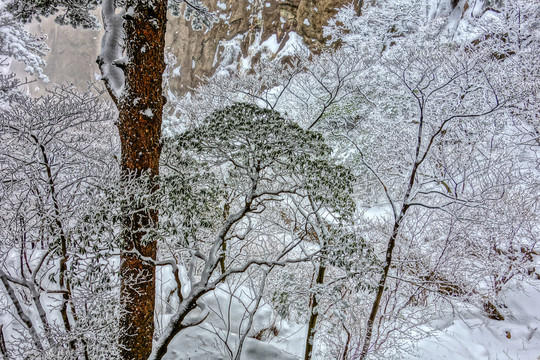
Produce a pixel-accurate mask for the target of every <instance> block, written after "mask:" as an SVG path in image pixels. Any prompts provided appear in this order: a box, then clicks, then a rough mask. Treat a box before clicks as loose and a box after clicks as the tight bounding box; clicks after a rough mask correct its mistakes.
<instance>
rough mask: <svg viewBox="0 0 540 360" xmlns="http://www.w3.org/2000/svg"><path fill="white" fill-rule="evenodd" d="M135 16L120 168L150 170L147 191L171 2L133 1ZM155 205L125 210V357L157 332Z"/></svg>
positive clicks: (154, 167)
mask: <svg viewBox="0 0 540 360" xmlns="http://www.w3.org/2000/svg"><path fill="white" fill-rule="evenodd" d="M129 7H133V9H134V15H133V17H128V18H126V19H125V22H124V29H125V32H126V37H125V38H126V43H125V53H126V55H127V57H128V59H129V63H128V65H127V66H126V68H125V70H124V72H125V89H124V95H123V96H121V97H119V98H118V99H117V101H116V103H117V107H118V111H119V119H118V130H119V134H120V140H121V149H122V159H121V168H122V173H123V176H124V179H128V178H129V177H133V176H135V177H138V176H141V175H143V174H149V175H150V177H151V181H150V182H149V183H148V188H147V189H146V193H152V192H154V191H155V190H156V189H157V184H156V183H155V182H154V181H153V179H155V176H156V175H158V174H159V157H160V153H161V147H160V137H161V120H162V113H163V105H164V102H165V98H164V97H163V94H162V92H163V90H162V74H163V71H164V70H165V62H164V50H165V27H166V23H167V18H166V14H167V1H154V2H150V1H133V0H132V1H128V2H127V8H129ZM157 218H158V214H157V212H156V211H155V210H152V209H147V208H144V209H137V208H135V209H134V208H127V209H125V220H124V221H125V225H126V229H127V230H126V232H125V234H124V239H123V240H124V245H123V246H124V251H123V252H122V255H121V265H120V271H121V275H122V286H121V300H122V303H123V305H124V310H125V313H123V315H122V319H121V322H120V326H121V329H122V331H123V333H122V334H121V335H120V351H121V356H122V358H123V359H126V360H128V359H129V360H143V359H145V360H146V359H148V357H149V356H150V353H151V351H152V338H153V335H154V306H155V265H154V264H153V263H152V262H148V261H144V260H143V259H142V258H141V257H140V256H139V254H140V255H142V256H143V257H146V258H151V259H154V260H155V259H156V250H157V244H156V242H155V240H151V241H148V240H146V241H143V237H144V235H145V234H146V232H147V230H146V229H148V228H149V227H153V226H154V225H155V224H156V223H157Z"/></svg>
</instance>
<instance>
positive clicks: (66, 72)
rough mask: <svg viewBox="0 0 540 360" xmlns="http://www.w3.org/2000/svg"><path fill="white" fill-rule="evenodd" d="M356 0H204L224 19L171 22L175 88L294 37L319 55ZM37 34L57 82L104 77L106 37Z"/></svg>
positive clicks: (51, 31)
mask: <svg viewBox="0 0 540 360" xmlns="http://www.w3.org/2000/svg"><path fill="white" fill-rule="evenodd" d="M352 1H353V0H337V1H331V0H262V1H261V0H218V1H212V3H211V4H209V3H210V1H203V3H205V4H208V5H209V8H210V10H211V11H213V12H214V13H215V14H216V16H217V19H218V22H216V23H215V24H214V26H213V27H212V28H211V29H203V30H202V31H194V30H193V29H192V28H191V25H190V24H189V22H188V21H186V20H185V19H183V18H172V17H171V18H170V19H169V26H168V29H167V37H166V43H167V51H168V52H169V53H170V54H172V56H170V57H169V59H168V62H169V64H170V74H171V76H172V78H171V80H170V82H169V86H170V89H171V90H172V91H173V92H175V93H177V94H179V95H181V94H183V93H185V92H186V91H188V90H189V89H190V88H193V87H195V86H197V84H198V83H199V82H200V79H201V78H204V77H207V76H211V75H212V74H214V73H215V72H216V71H229V72H230V71H235V70H240V69H239V67H243V68H246V67H247V68H249V66H250V64H251V63H252V62H253V61H257V60H258V59H259V58H261V56H263V55H266V56H270V57H271V56H275V53H278V52H279V51H281V50H282V49H283V48H284V46H285V44H287V42H288V41H289V40H290V39H291V37H295V40H296V41H298V39H301V40H302V41H303V43H304V45H306V46H307V47H308V48H310V49H311V50H312V51H315V52H316V51H318V50H320V49H321V48H322V47H324V45H325V38H324V37H323V26H324V25H326V24H327V21H328V20H329V19H330V18H331V17H332V16H333V15H334V14H335V13H336V10H337V9H338V8H339V7H342V6H346V5H349V4H351V3H352ZM356 2H358V1H356ZM32 31H34V32H38V33H39V32H42V33H46V34H48V38H49V39H48V41H47V43H48V45H49V47H50V48H51V51H50V53H49V55H48V56H47V59H46V60H47V63H48V65H47V67H46V68H45V72H46V74H47V75H48V76H49V78H50V79H51V81H53V82H70V83H75V84H77V85H78V86H80V87H86V83H87V82H88V81H95V80H96V77H99V75H98V74H99V70H98V68H97V65H96V64H95V59H96V57H97V55H98V52H99V49H100V43H101V34H100V33H98V32H92V31H88V30H81V29H72V28H69V27H65V26H63V27H60V26H58V25H56V24H54V22H53V21H52V19H47V20H46V21H45V22H43V23H41V24H38V25H34V28H33V29H32ZM292 33H294V34H292ZM261 45H262V46H261ZM240 60H242V61H240ZM19 73H20V71H19Z"/></svg>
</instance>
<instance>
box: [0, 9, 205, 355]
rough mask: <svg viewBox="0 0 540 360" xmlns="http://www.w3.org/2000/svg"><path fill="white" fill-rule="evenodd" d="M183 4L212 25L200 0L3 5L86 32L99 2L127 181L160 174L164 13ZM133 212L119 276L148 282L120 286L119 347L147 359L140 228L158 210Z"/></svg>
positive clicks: (150, 280) (147, 301)
mask: <svg viewBox="0 0 540 360" xmlns="http://www.w3.org/2000/svg"><path fill="white" fill-rule="evenodd" d="M182 4H185V6H186V12H185V16H186V18H187V19H192V23H193V25H194V27H197V28H200V27H201V24H202V22H205V23H206V24H207V25H209V24H210V22H211V17H210V16H209V14H208V12H206V9H205V8H204V7H203V6H202V5H201V4H200V2H199V1H198V0H195V1H176V0H172V1H170V2H169V1H157V0H155V1H154V0H152V1H146V0H144V1H143V0H133V1H131V0H128V1H115V0H104V1H98V0H90V1H87V0H80V1H71V0H70V1H63V0H60V1H54V2H48V1H46V2H28V1H24V0H10V1H8V2H7V9H8V10H9V11H10V12H11V13H12V14H13V15H14V16H15V17H16V18H18V19H22V20H24V21H30V20H32V19H37V20H39V19H40V17H42V16H50V15H55V16H56V17H55V20H56V22H58V23H60V24H69V25H72V26H75V27H76V26H82V27H83V28H91V29H97V28H99V27H100V26H101V25H100V22H99V20H98V18H97V17H96V16H95V15H94V12H93V11H94V10H96V9H97V8H98V6H100V7H101V15H102V24H103V27H104V30H105V33H104V36H103V39H102V47H101V49H102V50H101V54H100V55H99V57H98V59H97V62H98V64H99V66H100V69H101V74H102V80H103V81H104V83H105V85H106V87H107V90H108V92H109V95H110V96H111V98H112V99H113V101H114V103H115V104H116V107H117V109H118V122H117V126H118V131H119V135H120V141H121V149H122V150H121V162H120V167H121V170H122V174H123V177H124V178H125V179H128V178H132V177H133V176H135V177H138V176H143V175H145V174H147V173H148V174H150V177H151V178H152V179H153V178H154V177H155V176H157V175H158V174H159V157H160V153H161V143H160V139H161V120H162V114H163V105H164V104H165V101H166V99H165V96H164V94H163V87H162V78H163V72H164V70H165V57H164V50H165V30H166V25H167V10H168V8H171V9H172V10H173V13H175V14H178V13H179V11H180V7H181V6H182ZM147 186H148V188H147V192H148V193H149V194H151V193H153V192H154V191H155V190H156V189H157V183H156V182H155V181H150V182H147ZM126 188H127V185H126ZM137 210H139V211H133V209H126V210H125V214H126V218H125V223H126V224H130V226H131V228H127V227H126V228H125V231H124V233H123V235H122V237H123V249H124V250H125V251H124V252H123V253H122V254H121V272H122V278H123V279H129V278H133V277H140V276H141V274H145V275H144V276H146V280H142V279H141V280H140V281H138V282H137V283H136V284H129V285H128V283H127V282H123V285H122V290H121V297H122V298H123V302H124V303H125V310H126V311H125V312H124V314H125V316H124V317H123V318H122V320H121V327H122V328H123V329H125V330H126V331H125V332H123V333H122V334H125V335H122V336H121V340H120V351H121V352H122V354H123V355H122V356H123V358H124V359H146V358H148V356H149V355H150V352H151V350H152V337H153V334H154V316H153V314H154V302H155V294H154V292H155V266H154V264H153V263H152V262H151V261H150V262H148V261H145V260H144V259H145V258H148V259H154V260H155V258H156V251H157V243H156V242H155V240H148V239H147V240H146V241H143V237H144V235H145V233H146V230H144V229H145V228H148V227H152V226H154V225H155V224H156V223H157V219H158V214H157V212H156V211H152V210H146V209H137ZM130 214H133V216H131V215H130ZM128 299H129V300H128Z"/></svg>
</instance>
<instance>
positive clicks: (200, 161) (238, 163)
mask: <svg viewBox="0 0 540 360" xmlns="http://www.w3.org/2000/svg"><path fill="white" fill-rule="evenodd" d="M331 151H332V150H331V148H330V147H328V146H327V145H326V144H325V142H324V139H323V137H322V136H321V135H320V134H317V133H314V132H310V131H306V130H303V129H302V128H300V126H298V125H297V124H295V123H294V122H291V121H289V120H287V119H285V118H283V117H282V116H281V115H280V114H279V113H278V112H276V111H273V110H268V109H263V108H259V107H258V106H256V105H252V104H245V103H237V104H234V105H231V106H228V107H225V108H223V109H221V110H217V111H215V112H214V113H212V115H210V116H209V117H207V118H206V119H205V120H204V121H203V122H202V123H201V124H200V125H199V126H197V127H196V128H195V129H193V130H190V131H187V132H185V133H183V134H181V135H178V136H175V137H174V138H172V139H169V140H168V141H167V144H166V147H165V151H164V157H163V159H162V161H163V172H162V178H163V181H162V183H161V190H160V191H163V194H164V196H165V197H164V198H163V199H160V200H159V203H160V204H162V205H161V206H163V210H162V217H163V219H162V224H161V226H163V227H164V230H165V231H164V234H167V235H165V236H164V241H165V243H166V244H167V245H166V246H164V247H163V248H164V249H169V250H168V251H166V252H165V253H164V258H163V259H162V260H161V262H158V263H159V264H162V265H164V266H171V267H172V268H173V272H174V273H176V274H178V273H179V271H180V270H179V269H180V268H183V269H186V270H185V271H186V272H187V278H188V282H187V283H186V282H185V281H184V282H182V281H181V277H180V276H178V275H175V279H176V282H177V291H176V296H177V306H176V311H175V313H174V315H173V316H172V318H171V321H170V322H169V324H168V325H167V326H166V328H165V329H164V331H163V334H162V335H161V337H160V340H159V342H158V343H157V345H156V351H155V354H154V358H156V359H160V358H161V357H163V356H164V354H165V353H166V350H167V346H168V345H169V343H170V342H171V341H172V339H173V338H174V336H175V335H176V334H177V333H179V332H180V331H181V330H183V329H185V328H187V327H190V326H193V325H196V324H199V323H200V322H202V321H204V319H205V318H206V316H208V310H207V308H206V305H205V302H204V299H203V295H204V294H206V293H208V292H209V291H211V290H213V289H215V288H216V287H217V286H218V285H219V284H220V283H222V282H224V281H226V280H227V279H228V278H229V277H232V276H235V275H237V274H242V273H244V272H246V271H247V270H248V269H250V268H251V267H257V266H259V267H263V269H266V270H267V271H270V270H271V269H273V268H276V267H285V266H287V265H288V264H293V263H299V262H304V261H307V260H310V259H313V258H315V257H318V256H319V254H320V253H321V252H322V251H323V250H322V248H321V244H317V243H315V244H313V245H312V246H309V247H308V246H305V245H304V240H305V234H304V235H302V234H300V232H301V229H302V228H303V227H304V226H307V225H305V224H306V221H307V219H309V218H311V217H314V216H324V217H326V218H327V219H328V221H334V222H336V223H339V222H340V221H343V220H344V219H346V218H347V217H349V216H350V215H351V213H352V212H353V210H354V204H353V203H352V201H351V199H350V191H351V181H352V177H351V174H350V172H349V171H348V170H347V169H346V168H345V167H343V166H340V165H336V164H334V163H333V161H332V158H331ZM307 204H311V205H310V206H311V207H312V208H313V210H312V211H304V210H302V209H303V208H305V207H306V205H307ZM317 214H318V215H317ZM330 219H331V220H330ZM176 234H177V235H176ZM184 288H187V290H185V291H183V289H184ZM197 307H199V308H200V309H201V311H200V312H199V313H198V314H192V311H193V310H194V309H195V308H197ZM237 354H238V356H239V353H237Z"/></svg>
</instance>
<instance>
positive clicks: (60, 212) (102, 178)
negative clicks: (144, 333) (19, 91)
mask: <svg viewBox="0 0 540 360" xmlns="http://www.w3.org/2000/svg"><path fill="white" fill-rule="evenodd" d="M113 115H114V112H113V111H112V109H111V107H110V106H109V105H107V104H106V103H104V102H103V101H102V100H100V99H99V95H97V94H94V93H91V92H87V93H78V92H77V91H75V90H74V89H72V88H68V87H56V88H54V89H52V90H50V91H49V93H48V94H47V95H46V96H42V97H40V98H36V99H30V98H28V97H22V98H20V99H14V101H13V102H12V104H11V105H10V106H9V107H7V108H6V109H4V110H3V111H2V114H1V115H0V129H1V132H0V139H1V146H0V162H1V163H2V166H1V167H0V174H1V178H2V182H1V183H0V211H1V213H2V217H1V219H0V228H1V230H0V239H1V242H0V256H1V257H2V266H1V268H0V279H1V282H2V287H3V289H4V290H3V291H5V292H3V293H4V294H5V297H2V302H1V306H2V309H3V311H5V314H6V316H8V317H9V322H6V323H4V328H3V331H4V339H5V343H6V354H4V355H7V356H8V357H10V358H28V357H31V358H34V357H41V358H45V359H53V358H54V359H73V358H98V357H106V358H114V354H115V352H116V347H115V344H116V341H115V339H116V335H115V334H117V333H118V330H117V319H116V318H115V314H116V313H118V312H117V310H116V309H117V306H115V304H117V303H118V301H117V291H116V290H115V288H116V287H115V286H112V284H114V282H115V279H116V277H115V271H116V270H115V266H112V264H111V263H109V262H108V261H107V259H108V257H109V254H108V252H109V251H110V249H111V247H112V244H111V242H110V239H111V237H110V236H93V234H95V229H97V228H98V227H97V225H96V224H99V221H95V220H96V215H97V214H96V213H93V212H92V210H94V209H97V208H98V206H96V205H97V203H96V200H97V199H98V198H99V197H100V196H96V195H99V194H100V193H101V191H100V190H99V189H101V188H103V187H109V186H110V184H112V183H114V180H116V178H117V174H118V171H115V168H116V167H117V164H116V163H115V162H114V160H113V154H114V153H116V152H117V143H116V142H115V141H114V140H113V139H114V137H113V135H112V133H111V130H112V129H113V124H112V118H113ZM90 209H92V210H90ZM102 235H104V233H102ZM8 314H9V315H8ZM6 320H8V319H6Z"/></svg>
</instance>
